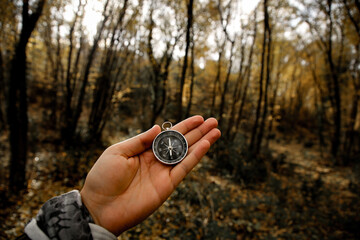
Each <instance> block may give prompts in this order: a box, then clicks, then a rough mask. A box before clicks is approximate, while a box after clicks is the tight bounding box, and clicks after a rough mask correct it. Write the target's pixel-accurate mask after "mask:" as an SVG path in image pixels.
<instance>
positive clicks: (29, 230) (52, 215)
mask: <svg viewBox="0 0 360 240" xmlns="http://www.w3.org/2000/svg"><path fill="white" fill-rule="evenodd" d="M25 233H26V234H27V236H28V237H29V238H30V239H40V240H41V239H44V240H45V239H46V240H47V239H81V240H85V239H86V240H91V239H94V240H96V239H116V237H115V235H113V234H112V233H110V232H109V231H107V230H106V229H104V228H102V227H100V226H98V225H96V224H94V221H93V219H92V218H91V215H90V213H89V212H88V210H87V209H86V207H85V205H83V204H82V201H81V195H80V193H79V191H77V190H74V191H71V192H68V193H65V194H63V195H60V196H57V197H54V198H52V199H50V200H48V201H47V202H46V203H45V204H44V205H43V206H42V207H41V209H40V211H39V213H38V214H37V216H36V218H34V219H32V221H30V223H29V224H28V225H27V226H26V227H25Z"/></svg>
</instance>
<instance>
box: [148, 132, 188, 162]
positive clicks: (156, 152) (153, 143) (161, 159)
mask: <svg viewBox="0 0 360 240" xmlns="http://www.w3.org/2000/svg"><path fill="white" fill-rule="evenodd" d="M169 132H175V133H176V134H178V135H180V137H182V138H183V139H184V142H185V149H186V150H185V153H184V155H183V156H182V157H181V158H180V159H179V160H176V161H174V162H169V161H165V160H163V158H162V157H161V156H159V155H158V151H156V150H155V143H156V141H157V139H158V138H160V137H161V135H163V134H166V133H169ZM180 142H182V141H181V140H180ZM188 150H189V145H188V142H187V140H186V137H185V136H184V135H183V134H182V133H180V132H179V131H176V130H173V129H168V130H165V131H162V132H161V133H159V134H158V135H157V136H156V137H155V138H154V140H153V142H152V151H153V154H154V156H155V158H156V159H157V160H159V161H160V162H162V163H164V164H166V165H175V164H177V163H179V162H181V161H182V160H184V158H185V157H186V156H187V153H188Z"/></svg>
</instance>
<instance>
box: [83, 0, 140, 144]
mask: <svg viewBox="0 0 360 240" xmlns="http://www.w3.org/2000/svg"><path fill="white" fill-rule="evenodd" d="M127 7H128V1H127V0H125V1H124V3H123V5H122V7H121V9H120V10H119V16H118V19H117V20H116V22H115V24H114V26H113V29H112V30H111V29H110V31H111V39H110V44H109V46H108V48H107V49H105V51H104V59H105V60H104V61H103V63H102V65H101V67H100V68H101V72H100V76H99V77H98V78H97V79H96V83H95V89H94V93H93V94H94V95H93V102H92V107H91V112H90V116H89V122H88V128H89V138H90V139H91V140H95V141H99V140H101V133H102V130H103V129H104V127H105V124H106V122H107V120H108V116H109V111H110V109H111V108H112V102H111V100H112V98H113V95H114V92H115V89H116V86H117V85H118V82H119V74H120V73H121V72H122V70H123V69H126V66H127V64H126V61H127V59H128V57H129V56H130V55H133V54H132V53H131V52H130V51H129V50H128V49H129V46H126V47H121V50H123V52H121V51H119V50H118V46H117V45H119V44H120V42H121V43H122V45H124V42H125V41H126V39H124V40H123V41H117V43H116V41H115V40H116V39H120V38H121V36H123V38H124V35H125V34H123V32H124V30H125V29H124V26H123V25H124V24H123V22H124V17H125V13H126V10H127ZM135 14H136V13H135ZM135 14H134V15H135ZM134 15H133V16H131V17H130V19H134V18H135V16H134ZM121 55H124V56H121ZM118 59H120V61H119V60H118ZM117 63H118V64H117ZM116 68H117V70H116ZM114 70H115V72H116V74H115V76H114V75H113V74H112V72H113V71H114ZM125 71H126V70H125Z"/></svg>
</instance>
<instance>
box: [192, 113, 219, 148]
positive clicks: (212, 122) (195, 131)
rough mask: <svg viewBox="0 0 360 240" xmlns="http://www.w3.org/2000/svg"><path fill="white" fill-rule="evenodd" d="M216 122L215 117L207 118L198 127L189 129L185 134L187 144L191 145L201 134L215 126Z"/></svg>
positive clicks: (203, 134)
mask: <svg viewBox="0 0 360 240" xmlns="http://www.w3.org/2000/svg"><path fill="white" fill-rule="evenodd" d="M217 125H218V122H217V120H216V119H215V118H209V119H207V120H206V121H205V122H204V123H202V124H201V125H200V126H199V127H197V128H195V129H193V130H191V131H190V132H188V133H187V134H186V135H185V138H186V140H187V141H188V144H189V146H191V145H193V144H194V143H196V142H197V141H199V140H200V139H201V138H202V137H203V136H205V135H206V134H207V133H208V132H209V131H211V130H212V129H214V128H216V127H217Z"/></svg>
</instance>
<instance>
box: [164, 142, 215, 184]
mask: <svg viewBox="0 0 360 240" xmlns="http://www.w3.org/2000/svg"><path fill="white" fill-rule="evenodd" d="M209 148H210V142H209V141H207V140H203V141H201V142H199V144H198V145H197V147H196V148H195V149H194V150H193V151H192V152H191V153H190V154H189V155H188V156H187V157H186V158H185V159H184V160H183V161H182V162H180V163H179V164H178V165H176V166H175V167H174V168H173V169H171V171H170V178H171V181H172V183H173V185H174V187H176V186H177V185H179V183H180V182H181V180H183V179H184V177H185V176H186V175H187V174H188V173H189V172H190V171H191V169H193V168H194V167H195V165H196V164H197V163H198V162H199V161H200V160H201V158H202V157H203V156H204V155H205V154H206V152H207V151H208V150H209Z"/></svg>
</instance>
